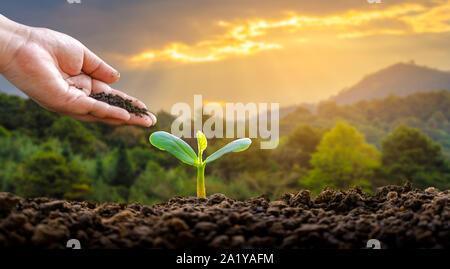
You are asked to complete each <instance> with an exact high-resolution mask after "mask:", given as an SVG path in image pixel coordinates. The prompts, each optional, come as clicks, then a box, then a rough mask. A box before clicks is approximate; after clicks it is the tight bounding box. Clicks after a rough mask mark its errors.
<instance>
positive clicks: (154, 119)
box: [150, 114, 157, 124]
mask: <svg viewBox="0 0 450 269" xmlns="http://www.w3.org/2000/svg"><path fill="white" fill-rule="evenodd" d="M150 117H151V118H152V120H153V124H156V122H157V120H156V117H155V115H153V114H150Z"/></svg>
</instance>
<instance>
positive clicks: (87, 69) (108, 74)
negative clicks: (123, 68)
mask: <svg viewBox="0 0 450 269" xmlns="http://www.w3.org/2000/svg"><path fill="white" fill-rule="evenodd" d="M82 70H83V72H84V73H86V74H88V75H89V76H91V77H93V78H95V79H98V80H100V81H103V82H105V83H108V84H111V83H114V82H116V81H117V80H119V78H120V74H119V72H117V70H115V69H114V68H112V67H111V66H109V65H108V64H107V63H105V62H104V61H103V60H102V59H100V58H99V57H98V56H97V55H95V54H94V53H93V52H92V51H90V50H89V49H88V48H86V47H85V48H84V57H83V67H82Z"/></svg>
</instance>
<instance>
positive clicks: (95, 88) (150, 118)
mask: <svg viewBox="0 0 450 269" xmlns="http://www.w3.org/2000/svg"><path fill="white" fill-rule="evenodd" d="M91 90H92V92H93V93H99V92H104V93H106V94H114V95H118V96H120V97H122V98H124V99H127V100H131V103H132V104H133V105H135V106H138V107H141V108H145V109H147V106H146V105H145V104H144V103H143V102H141V101H140V100H138V99H136V98H134V97H132V96H129V95H128V94H126V93H124V92H121V91H118V90H115V89H113V88H111V87H110V86H109V85H108V84H106V83H104V82H101V81H98V80H95V79H94V80H92V89H91ZM147 113H148V115H141V116H136V115H134V114H130V115H131V118H130V121H129V124H137V125H142V126H151V125H154V124H156V117H155V115H153V114H152V113H150V112H147Z"/></svg>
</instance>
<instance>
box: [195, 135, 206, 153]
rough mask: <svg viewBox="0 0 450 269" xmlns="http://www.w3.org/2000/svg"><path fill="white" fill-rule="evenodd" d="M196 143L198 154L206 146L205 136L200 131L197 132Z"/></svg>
mask: <svg viewBox="0 0 450 269" xmlns="http://www.w3.org/2000/svg"><path fill="white" fill-rule="evenodd" d="M197 143H198V155H200V153H202V152H203V151H204V150H205V149H206V147H207V146H208V142H207V141H206V136H205V135H204V134H203V133H202V132H201V131H198V132H197Z"/></svg>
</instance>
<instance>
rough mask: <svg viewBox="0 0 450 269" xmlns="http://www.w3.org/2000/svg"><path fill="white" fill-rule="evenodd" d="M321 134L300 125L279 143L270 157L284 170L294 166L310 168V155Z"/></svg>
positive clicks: (319, 131) (318, 131)
mask: <svg viewBox="0 0 450 269" xmlns="http://www.w3.org/2000/svg"><path fill="white" fill-rule="evenodd" d="M322 133H323V131H321V130H320V129H315V128H313V127H311V126H310V125H300V126H299V127H297V128H296V129H294V131H292V132H291V133H290V134H289V135H288V136H287V137H286V138H285V139H284V141H282V142H281V143H280V146H278V148H277V149H276V150H275V151H274V152H273V155H272V156H273V158H275V160H276V161H277V162H278V163H279V164H280V165H281V166H282V167H283V168H284V169H291V168H293V167H294V165H298V166H299V167H302V168H310V159H311V155H312V154H313V153H314V152H315V151H316V148H317V145H319V142H320V140H321V138H322Z"/></svg>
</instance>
